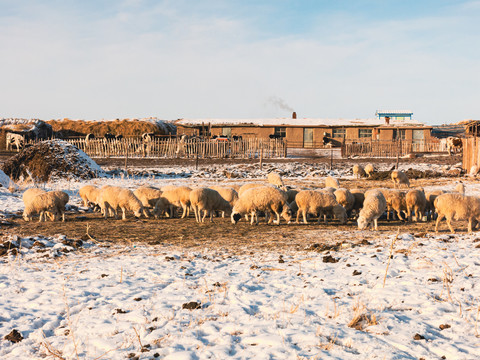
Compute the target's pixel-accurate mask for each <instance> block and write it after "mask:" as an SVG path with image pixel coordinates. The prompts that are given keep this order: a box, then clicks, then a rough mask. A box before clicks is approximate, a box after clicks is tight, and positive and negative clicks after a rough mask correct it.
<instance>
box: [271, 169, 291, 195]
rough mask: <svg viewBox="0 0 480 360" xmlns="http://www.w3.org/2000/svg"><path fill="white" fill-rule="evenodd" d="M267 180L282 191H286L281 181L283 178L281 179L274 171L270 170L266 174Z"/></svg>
mask: <svg viewBox="0 0 480 360" xmlns="http://www.w3.org/2000/svg"><path fill="white" fill-rule="evenodd" d="M267 180H268V182H269V183H270V184H272V185H274V186H276V187H278V188H279V189H281V190H283V191H287V187H286V186H285V184H284V183H283V180H282V177H281V176H280V174H278V173H276V172H271V173H269V174H268V176H267Z"/></svg>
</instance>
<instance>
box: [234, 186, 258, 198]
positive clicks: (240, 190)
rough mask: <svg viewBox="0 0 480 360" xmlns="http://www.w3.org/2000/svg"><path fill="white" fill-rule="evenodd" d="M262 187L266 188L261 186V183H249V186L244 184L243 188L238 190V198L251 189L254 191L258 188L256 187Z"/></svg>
mask: <svg viewBox="0 0 480 360" xmlns="http://www.w3.org/2000/svg"><path fill="white" fill-rule="evenodd" d="M260 186H265V185H263V184H259V183H247V184H243V185H242V186H240V188H239V189H238V191H237V192H238V197H240V196H242V195H243V193H244V192H245V191H247V190H249V189H253V188H256V187H260Z"/></svg>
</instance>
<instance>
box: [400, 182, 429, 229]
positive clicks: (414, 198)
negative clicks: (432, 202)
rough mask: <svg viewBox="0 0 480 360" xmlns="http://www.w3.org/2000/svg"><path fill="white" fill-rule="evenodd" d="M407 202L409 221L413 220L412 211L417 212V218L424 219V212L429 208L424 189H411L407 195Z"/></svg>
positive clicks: (417, 219) (418, 219)
mask: <svg viewBox="0 0 480 360" xmlns="http://www.w3.org/2000/svg"><path fill="white" fill-rule="evenodd" d="M405 201H406V203H407V214H408V221H412V212H413V214H415V220H416V221H417V222H418V221H422V218H423V214H424V213H425V209H426V208H427V199H426V197H425V193H424V192H423V190H410V191H409V192H408V193H407V195H405Z"/></svg>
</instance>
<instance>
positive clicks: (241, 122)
mask: <svg viewBox="0 0 480 360" xmlns="http://www.w3.org/2000/svg"><path fill="white" fill-rule="evenodd" d="M174 123H175V125H183V126H201V125H205V126H206V125H208V124H210V125H212V126H258V127H262V126H303V127H308V126H312V127H318V126H392V127H395V126H426V125H425V124H423V123H421V122H419V121H416V120H413V119H408V120H403V121H402V120H391V121H390V125H386V124H385V121H384V120H382V119H379V118H373V119H310V118H304V119H292V118H274V119H271V118H270V119H269V118H266V119H179V120H176V121H175V122H174Z"/></svg>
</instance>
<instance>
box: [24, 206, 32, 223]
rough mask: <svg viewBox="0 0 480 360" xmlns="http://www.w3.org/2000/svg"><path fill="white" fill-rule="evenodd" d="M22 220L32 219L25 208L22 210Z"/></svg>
mask: <svg viewBox="0 0 480 360" xmlns="http://www.w3.org/2000/svg"><path fill="white" fill-rule="evenodd" d="M23 220H25V221H31V220H32V216H31V214H29V213H28V211H27V209H25V210H24V211H23Z"/></svg>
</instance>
